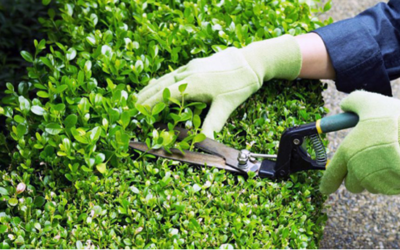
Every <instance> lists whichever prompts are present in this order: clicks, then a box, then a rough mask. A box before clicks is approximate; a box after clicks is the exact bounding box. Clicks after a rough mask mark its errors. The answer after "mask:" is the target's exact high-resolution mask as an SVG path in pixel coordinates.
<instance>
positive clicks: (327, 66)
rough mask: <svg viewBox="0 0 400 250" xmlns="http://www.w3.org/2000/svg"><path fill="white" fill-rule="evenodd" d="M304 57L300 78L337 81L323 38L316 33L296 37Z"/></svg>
mask: <svg viewBox="0 0 400 250" xmlns="http://www.w3.org/2000/svg"><path fill="white" fill-rule="evenodd" d="M296 40H297V42H298V44H299V47H300V51H301V55H302V59H303V60H302V66H301V71H300V75H299V77H300V78H307V79H335V70H334V69H333V66H332V62H331V59H330V57H329V54H328V51H327V49H326V47H325V44H324V42H323V40H322V39H321V37H320V36H319V35H317V34H315V33H309V34H305V35H300V36H296Z"/></svg>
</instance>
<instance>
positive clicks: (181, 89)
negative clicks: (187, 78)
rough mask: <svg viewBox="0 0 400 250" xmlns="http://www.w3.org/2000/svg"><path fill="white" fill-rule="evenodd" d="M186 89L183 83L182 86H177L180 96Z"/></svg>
mask: <svg viewBox="0 0 400 250" xmlns="http://www.w3.org/2000/svg"><path fill="white" fill-rule="evenodd" d="M186 87H187V83H184V84H181V85H179V87H178V88H179V92H181V94H182V93H183V92H185V90H186Z"/></svg>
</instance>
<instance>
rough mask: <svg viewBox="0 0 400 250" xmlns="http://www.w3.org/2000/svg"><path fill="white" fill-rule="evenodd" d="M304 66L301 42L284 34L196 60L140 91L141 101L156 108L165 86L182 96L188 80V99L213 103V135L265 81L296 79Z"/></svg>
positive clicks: (208, 123)
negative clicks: (182, 90) (181, 91)
mask: <svg viewBox="0 0 400 250" xmlns="http://www.w3.org/2000/svg"><path fill="white" fill-rule="evenodd" d="M300 69H301V52H300V48H299V45H298V44H297V41H296V40H295V39H294V37H292V36H290V35H284V36H281V37H279V38H273V39H269V40H264V41H260V42H254V43H252V44H250V45H248V46H246V47H244V48H242V49H237V48H234V47H232V48H228V49H225V50H223V51H221V52H218V53H216V54H214V55H212V56H210V57H206V58H199V59H194V60H192V61H190V62H189V63H188V64H187V65H185V66H183V67H180V68H179V69H177V70H175V71H173V72H171V73H169V74H167V75H165V76H163V77H161V78H159V79H157V80H156V81H154V82H153V83H150V84H149V85H148V86H146V87H145V88H144V89H143V90H142V91H140V92H139V95H138V100H137V103H139V104H142V105H149V106H150V107H153V106H154V105H155V104H156V103H158V102H160V101H162V93H163V90H164V89H165V88H168V89H169V90H170V92H171V97H174V98H180V92H179V86H180V85H181V84H185V83H187V84H188V85H187V87H186V90H185V93H186V94H187V96H186V98H185V100H187V101H200V102H205V103H211V107H210V110H209V113H208V114H207V116H206V118H205V120H204V123H203V125H202V129H203V133H204V134H205V135H206V136H207V137H209V138H213V135H214V131H217V132H219V131H220V130H221V129H222V127H223V126H224V124H225V122H226V120H227V119H228V117H229V115H230V114H231V113H232V112H233V111H234V110H235V109H236V108H237V107H238V106H239V105H240V104H241V103H242V102H244V101H245V100H246V99H247V98H249V97H250V95H252V94H253V93H254V92H256V91H257V90H258V89H260V87H261V85H262V83H263V82H264V81H267V80H270V79H272V78H280V79H289V80H291V79H295V78H296V77H297V76H298V75H299V73H300Z"/></svg>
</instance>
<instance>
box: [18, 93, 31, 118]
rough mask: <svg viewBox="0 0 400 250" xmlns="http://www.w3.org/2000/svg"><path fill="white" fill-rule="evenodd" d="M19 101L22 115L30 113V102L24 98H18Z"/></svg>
mask: <svg viewBox="0 0 400 250" xmlns="http://www.w3.org/2000/svg"><path fill="white" fill-rule="evenodd" d="M18 101H19V108H20V109H21V111H22V113H25V114H26V113H28V112H29V111H30V109H31V104H30V103H29V101H28V100H27V99H26V98H25V97H23V96H20V97H18Z"/></svg>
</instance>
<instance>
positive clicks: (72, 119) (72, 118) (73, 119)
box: [64, 114, 78, 128]
mask: <svg viewBox="0 0 400 250" xmlns="http://www.w3.org/2000/svg"><path fill="white" fill-rule="evenodd" d="M77 122H78V116H77V115H75V114H70V115H69V116H67V118H65V120H64V126H65V128H72V127H74V126H75V125H76V123H77Z"/></svg>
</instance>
